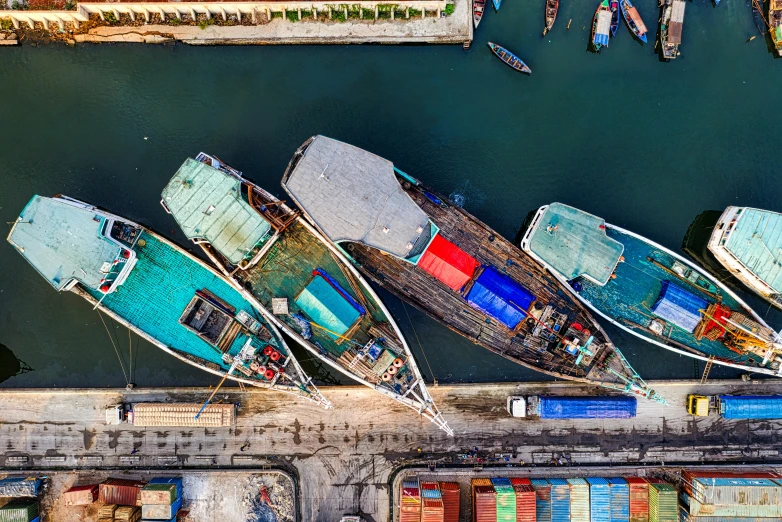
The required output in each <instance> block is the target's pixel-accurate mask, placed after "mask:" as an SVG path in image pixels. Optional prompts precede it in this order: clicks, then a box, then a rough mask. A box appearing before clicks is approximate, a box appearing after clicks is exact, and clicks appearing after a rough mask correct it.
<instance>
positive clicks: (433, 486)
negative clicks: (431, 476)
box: [421, 482, 440, 489]
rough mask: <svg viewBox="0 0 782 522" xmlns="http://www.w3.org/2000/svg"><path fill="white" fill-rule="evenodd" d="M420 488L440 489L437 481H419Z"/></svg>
mask: <svg viewBox="0 0 782 522" xmlns="http://www.w3.org/2000/svg"><path fill="white" fill-rule="evenodd" d="M421 489H440V486H438V485H437V482H421Z"/></svg>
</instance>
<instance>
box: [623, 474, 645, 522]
mask: <svg viewBox="0 0 782 522" xmlns="http://www.w3.org/2000/svg"><path fill="white" fill-rule="evenodd" d="M625 480H626V481H627V484H628V485H629V486H630V522H649V483H648V482H647V481H646V480H644V479H642V478H640V477H627V478H626V479H625Z"/></svg>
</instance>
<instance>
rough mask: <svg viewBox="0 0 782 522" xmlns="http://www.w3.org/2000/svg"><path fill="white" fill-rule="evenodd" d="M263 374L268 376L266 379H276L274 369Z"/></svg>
mask: <svg viewBox="0 0 782 522" xmlns="http://www.w3.org/2000/svg"><path fill="white" fill-rule="evenodd" d="M263 376H264V377H266V380H268V381H270V380H272V379H274V370H266V373H264V374H263Z"/></svg>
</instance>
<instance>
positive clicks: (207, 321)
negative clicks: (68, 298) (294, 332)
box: [8, 196, 330, 406]
mask: <svg viewBox="0 0 782 522" xmlns="http://www.w3.org/2000/svg"><path fill="white" fill-rule="evenodd" d="M8 241H9V242H10V243H11V244H12V245H13V246H14V247H15V248H16V249H17V251H19V253H20V254H22V256H23V257H24V258H25V259H26V260H27V261H28V262H29V263H30V264H31V265H32V266H33V267H34V268H35V269H36V270H37V271H38V273H40V274H41V275H42V276H43V277H44V279H46V280H47V281H48V282H49V283H50V284H51V285H52V286H53V287H54V288H55V290H57V291H58V292H62V291H71V292H74V293H76V294H77V295H79V296H81V297H83V298H85V299H86V300H87V301H89V302H90V303H92V304H93V305H94V306H95V308H96V309H98V310H99V311H102V312H104V313H106V314H107V315H109V316H110V317H112V318H113V319H114V320H116V321H117V322H119V323H120V324H122V325H123V326H125V327H127V328H128V329H130V330H131V331H133V332H135V333H137V334H138V335H139V336H141V337H143V338H144V339H146V340H147V341H149V342H150V343H152V344H153V345H155V346H157V347H158V348H160V349H161V350H163V351H164V352H166V353H168V354H170V355H173V356H175V357H177V358H178V359H180V360H182V361H184V362H186V363H188V364H190V365H193V366H196V367H198V368H201V369H202V370H205V371H208V372H210V373H213V374H215V375H220V376H226V375H227V378H229V379H231V380H234V381H237V382H240V383H243V384H248V385H252V386H259V387H263V388H269V389H275V390H278V391H282V392H287V393H292V394H294V395H296V396H300V397H303V398H306V399H309V400H312V401H315V402H317V403H319V404H321V405H323V406H330V404H329V402H328V401H327V400H326V399H325V398H324V397H323V396H322V395H321V394H320V392H319V391H318V390H317V388H316V387H315V386H313V385H312V384H311V383H310V382H309V381H310V379H309V378H308V377H307V376H306V375H305V374H304V372H303V371H302V369H301V368H300V367H299V364H298V362H297V361H296V358H295V357H294V356H293V354H292V353H290V351H289V350H288V347H287V346H286V345H285V342H284V341H283V340H282V337H281V336H280V333H279V332H278V331H277V330H276V328H274V326H272V325H271V324H270V323H269V321H268V320H267V319H266V318H265V317H263V315H261V314H259V313H258V312H257V311H256V310H255V309H254V308H253V307H252V305H251V304H250V303H249V302H247V301H246V300H245V299H244V298H243V297H242V295H241V293H240V292H238V291H237V290H236V289H234V288H233V287H232V286H231V285H229V284H228V283H226V282H225V281H224V280H223V279H222V278H221V277H220V275H219V274H218V273H217V272H216V271H214V270H213V269H211V268H209V267H208V266H207V265H206V264H204V263H203V262H201V261H200V260H198V259H196V258H195V257H193V256H191V255H190V254H188V253H187V252H185V251H184V250H183V249H182V248H180V247H177V246H175V245H173V244H172V243H170V242H168V241H166V240H165V239H163V238H162V237H160V236H159V235H157V234H155V233H154V232H152V231H150V230H148V229H146V228H144V227H142V226H140V225H138V224H136V223H133V222H132V221H129V220H127V219H124V218H121V217H119V216H116V215H114V214H110V213H108V212H105V211H103V210H100V209H98V208H96V207H94V206H91V205H88V204H86V203H83V202H81V201H78V200H75V199H71V198H67V197H64V196H57V197H54V198H46V197H41V196H34V197H33V198H32V199H31V200H30V202H29V203H28V204H27V206H26V207H25V208H24V210H23V211H22V213H21V214H20V215H19V218H18V219H17V220H16V222H15V223H14V225H13V227H12V229H11V232H10V234H9V236H8Z"/></svg>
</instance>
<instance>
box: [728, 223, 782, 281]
mask: <svg viewBox="0 0 782 522" xmlns="http://www.w3.org/2000/svg"><path fill="white" fill-rule="evenodd" d="M740 217H741V219H739V221H738V223H737V224H736V228H734V229H733V231H732V232H731V233H730V236H729V237H728V241H727V243H726V244H725V248H726V249H727V250H728V251H729V252H730V253H731V254H733V255H734V256H736V258H737V259H738V260H739V261H741V263H743V264H744V266H746V267H747V268H749V269H750V270H752V272H754V273H755V275H757V276H758V277H759V278H760V279H762V280H763V281H765V282H766V284H768V285H769V286H771V287H772V288H773V289H774V290H776V291H777V292H782V215H780V214H777V213H776V212H768V211H765V210H758V209H756V208H746V209H744V211H743V212H742V213H741V215H740Z"/></svg>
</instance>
